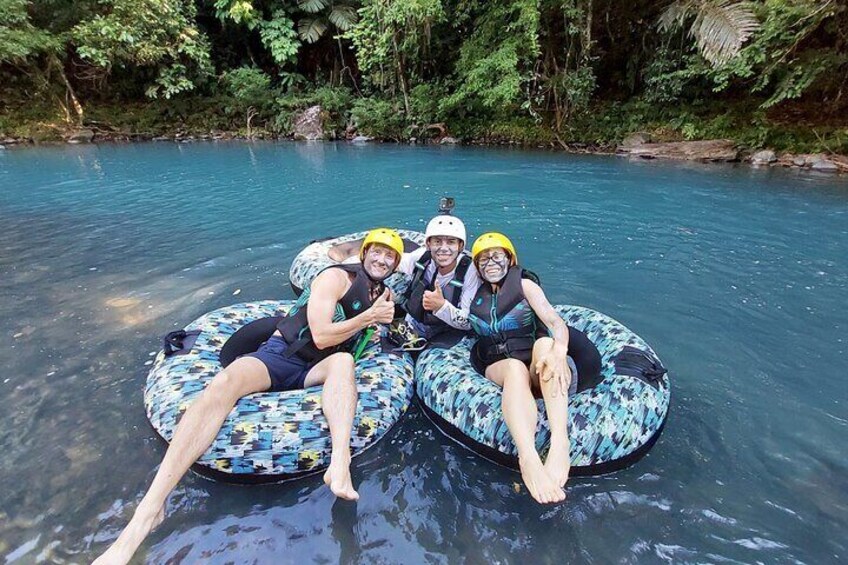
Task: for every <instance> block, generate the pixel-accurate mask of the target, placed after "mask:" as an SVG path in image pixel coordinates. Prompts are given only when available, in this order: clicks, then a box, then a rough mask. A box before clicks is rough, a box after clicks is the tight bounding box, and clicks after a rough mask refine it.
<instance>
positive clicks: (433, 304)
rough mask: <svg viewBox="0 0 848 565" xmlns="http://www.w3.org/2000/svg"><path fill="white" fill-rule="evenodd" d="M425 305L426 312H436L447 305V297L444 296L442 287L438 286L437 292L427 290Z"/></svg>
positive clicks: (425, 292)
mask: <svg viewBox="0 0 848 565" xmlns="http://www.w3.org/2000/svg"><path fill="white" fill-rule="evenodd" d="M423 305H424V309H425V310H429V311H430V312H436V311H438V310H439V308H441V307H442V306H444V305H445V295H444V294H442V287H440V286H439V285H436V290H425V291H424V300H423Z"/></svg>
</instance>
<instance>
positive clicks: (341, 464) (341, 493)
mask: <svg viewBox="0 0 848 565" xmlns="http://www.w3.org/2000/svg"><path fill="white" fill-rule="evenodd" d="M321 383H323V384H324V391H323V393H322V395H321V406H322V408H323V410H324V416H325V417H326V418H327V424H328V425H329V426H330V438H331V439H332V446H333V448H332V449H333V450H332V454H331V455H330V467H329V468H328V469H327V471H326V472H325V473H324V482H325V483H326V484H327V486H328V487H330V490H332V491H333V494H335V495H336V496H338V497H339V498H344V499H345V500H358V499H359V493H358V492H356V490H354V488H353V482H352V481H351V478H350V434H351V430H352V428H353V417H354V414H355V412H356V380H355V378H354V363H353V356H352V355H350V354H349V353H336V354H333V355H331V356H329V357H327V358H326V359H324V360H323V361H321V362H320V363H318V364H317V365H315V366H314V367H313V368H312V369H311V370H310V371H309V374H308V375H307V376H306V382H305V383H304V386H307V387H309V386H315V385H318V384H321Z"/></svg>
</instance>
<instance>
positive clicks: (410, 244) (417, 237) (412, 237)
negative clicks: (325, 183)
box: [289, 230, 424, 296]
mask: <svg viewBox="0 0 848 565" xmlns="http://www.w3.org/2000/svg"><path fill="white" fill-rule="evenodd" d="M397 232H398V233H399V234H400V236H401V237H402V238H403V245H404V251H405V252H406V253H409V252H410V251H414V250H415V249H418V248H419V247H421V246H422V245H424V234H423V233H421V232H417V231H411V230H397ZM367 233H368V232H364V231H361V232H357V233H352V234H348V235H343V236H341V237H331V238H327V239H321V240H318V241H313V242H312V243H310V244H309V245H307V246H306V247H305V248H304V249H303V251H301V252H300V253H298V254H297V257H295V258H294V261H292V265H291V269H290V270H289V281H290V282H291V287H292V290H293V291H294V293H295V294H296V295H298V296H300V293H301V292H303V289H304V288H306V287H307V286H308V285H309V283H311V282H312V279H314V278H315V275H317V274H318V273H319V272H321V271H322V270H324V269H326V268H327V267H329V266H331V265H338V264H340V263H342V262H344V263H350V262H354V263H355V262H357V261H358V259H359V247H360V246H361V245H362V240H363V239H365V235H366V234H367ZM409 280H410V279H409V277H407V276H406V275H403V274H401V273H395V274H393V275H392V276H391V277H389V278H388V279H386V285H388V286H389V288H391V289H392V291H393V292H394V293H395V295H400V294H403V293H404V291H406V287H407V286H409Z"/></svg>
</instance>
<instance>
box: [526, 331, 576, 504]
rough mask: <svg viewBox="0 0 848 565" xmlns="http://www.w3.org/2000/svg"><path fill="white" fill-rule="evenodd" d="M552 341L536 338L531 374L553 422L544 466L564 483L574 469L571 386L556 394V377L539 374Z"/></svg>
mask: <svg viewBox="0 0 848 565" xmlns="http://www.w3.org/2000/svg"><path fill="white" fill-rule="evenodd" d="M553 345H554V340H552V339H551V338H549V337H543V338H540V339H537V340H536V344H535V345H534V346H533V361H532V362H531V363H530V378H531V379H533V382H534V383H535V384H537V385H538V386H539V388H541V390H542V398H544V399H545V412H547V415H548V422H549V423H550V426H551V447H550V449H549V450H548V458H547V460H546V461H545V470H546V471H547V472H548V475H550V477H551V478H552V479H553V480H554V481H555V482H556V484H558V485H559V486H561V487H563V486H565V483H566V482H567V481H568V473H569V471H570V470H571V443H570V442H569V440H568V387H566V390H564V391H562V392H561V393H560V394H557V395H556V396H554V392H555V391H556V388H555V387H556V383H554V380H553V379H551V380H548V381H542V380H541V379H539V375H537V374H536V360H537V359H538V358H539V357H540V356H541V355H543V354H545V353H547V352H548V351H549V350H550V348H551V347H553ZM563 363H564V364H565V371H566V374H567V375H568V377H567V379H566V380H567V381H568V382H569V383H570V382H571V370H570V369H569V368H568V363H565V360H564V359H563Z"/></svg>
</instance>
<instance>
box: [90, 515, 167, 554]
mask: <svg viewBox="0 0 848 565" xmlns="http://www.w3.org/2000/svg"><path fill="white" fill-rule="evenodd" d="M164 519H165V508H164V507H160V508H159V511H158V512H148V511H146V510H145V509H144V508H143V507H142V506H139V507H138V509H136V511H135V514H133V517H132V520H130V523H129V524H127V527H126V528H124V531H123V532H121V535H119V536H118V539H117V540H115V543H113V544H112V545H111V546H110V547H109V549H107V550H106V552H105V553H103V555H101V556H100V557H98V558H97V559H95V560H94V563H93V564H92V565H124V564H125V563H129V560H130V559H132V556H133V554H135V551H136V550H137V549H138V546H139V545H141V542H143V541H144V539H145V538H146V537H147V535H148V534H149V533H150V532H151V531H152V530H153V528H155V527H156V526H158V525H159V524H161V523H162V520H164Z"/></svg>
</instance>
